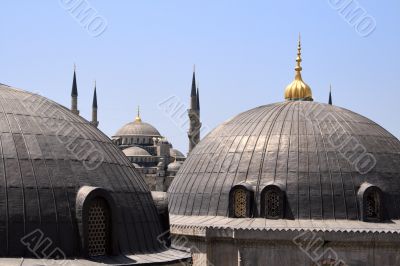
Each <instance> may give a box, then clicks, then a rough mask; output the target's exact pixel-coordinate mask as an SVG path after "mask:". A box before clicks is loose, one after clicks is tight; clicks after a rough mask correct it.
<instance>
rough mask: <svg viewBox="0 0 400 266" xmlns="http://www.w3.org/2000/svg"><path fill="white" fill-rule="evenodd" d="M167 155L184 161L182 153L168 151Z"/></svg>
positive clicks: (173, 150) (175, 150) (174, 150)
mask: <svg viewBox="0 0 400 266" xmlns="http://www.w3.org/2000/svg"><path fill="white" fill-rule="evenodd" d="M169 154H170V156H171V157H173V158H175V159H185V158H186V157H185V155H183V153H182V152H180V151H179V150H177V149H170V152H169Z"/></svg>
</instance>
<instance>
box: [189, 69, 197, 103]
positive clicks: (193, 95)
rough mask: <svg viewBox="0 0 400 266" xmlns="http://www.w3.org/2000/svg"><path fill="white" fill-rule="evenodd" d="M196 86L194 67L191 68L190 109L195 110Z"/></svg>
mask: <svg viewBox="0 0 400 266" xmlns="http://www.w3.org/2000/svg"><path fill="white" fill-rule="evenodd" d="M196 90H197V84H196V65H194V66H193V77H192V90H191V93H190V98H191V101H190V108H191V109H197V108H196V105H197V91H196Z"/></svg>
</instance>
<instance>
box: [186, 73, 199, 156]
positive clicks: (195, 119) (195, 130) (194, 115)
mask: <svg viewBox="0 0 400 266" xmlns="http://www.w3.org/2000/svg"><path fill="white" fill-rule="evenodd" d="M188 114H189V120H190V128H189V132H188V137H189V153H190V152H191V151H192V150H193V149H194V147H196V145H197V144H198V143H199V142H200V130H201V122H200V97H199V89H198V88H197V87H196V69H195V68H194V69H193V79H192V90H191V94H190V109H189V110H188Z"/></svg>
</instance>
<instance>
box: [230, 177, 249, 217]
mask: <svg viewBox="0 0 400 266" xmlns="http://www.w3.org/2000/svg"><path fill="white" fill-rule="evenodd" d="M253 201H254V192H253V189H252V187H251V186H250V185H248V184H240V185H236V186H234V187H232V189H231V191H230V193H229V217H232V218H248V217H252V216H253Z"/></svg>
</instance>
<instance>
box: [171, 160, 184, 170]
mask: <svg viewBox="0 0 400 266" xmlns="http://www.w3.org/2000/svg"><path fill="white" fill-rule="evenodd" d="M181 167H182V163H181V162H178V161H175V162H173V163H170V164H169V165H168V171H171V172H177V171H179V169H180V168H181Z"/></svg>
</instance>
